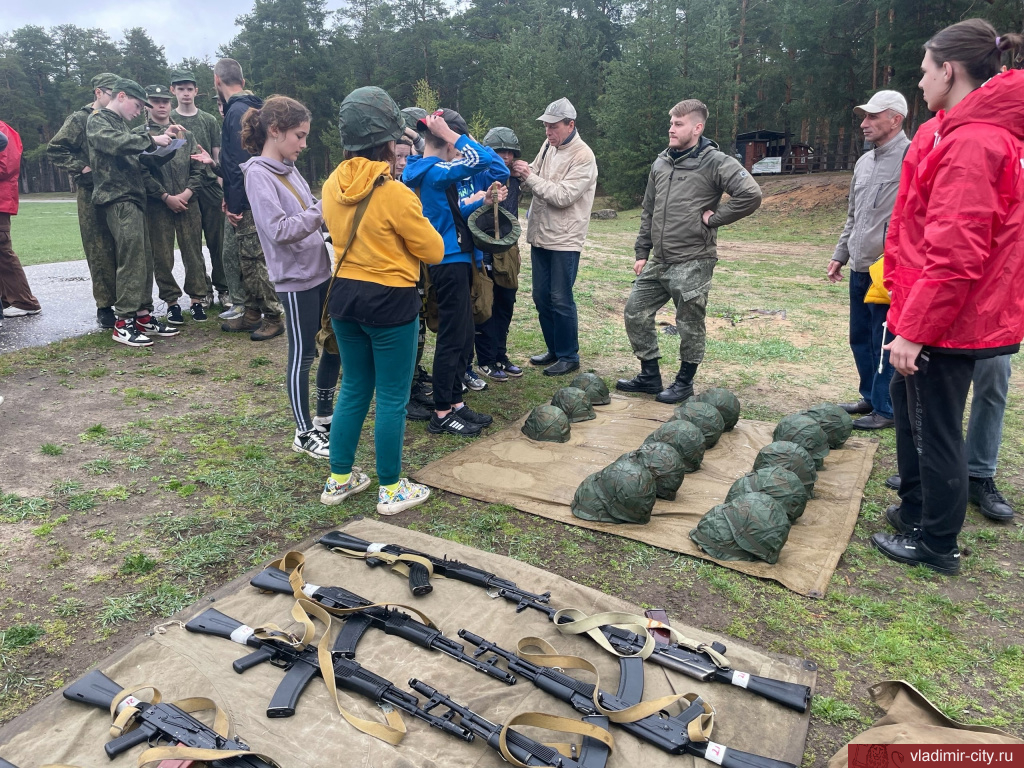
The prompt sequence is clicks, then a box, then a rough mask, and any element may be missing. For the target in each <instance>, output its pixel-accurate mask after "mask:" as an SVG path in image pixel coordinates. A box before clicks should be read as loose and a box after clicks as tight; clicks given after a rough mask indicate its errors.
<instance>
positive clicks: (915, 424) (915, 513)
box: [889, 350, 974, 552]
mask: <svg viewBox="0 0 1024 768" xmlns="http://www.w3.org/2000/svg"><path fill="white" fill-rule="evenodd" d="M917 367H918V370H917V373H915V374H913V375H912V376H903V375H901V374H899V373H896V374H894V375H893V377H892V382H891V383H890V385H889V394H890V396H891V398H892V408H893V417H894V418H895V419H896V462H897V466H898V467H899V472H900V492H899V493H900V507H901V510H900V516H901V518H902V519H903V522H904V523H907V524H909V525H914V526H918V525H919V526H920V527H921V529H922V531H923V538H924V542H925V544H927V545H928V546H929V547H931V548H932V549H934V550H935V551H937V552H948V551H949V550H950V549H952V548H953V547H954V546H956V537H957V534H958V533H960V529H961V528H962V527H963V524H964V517H965V516H966V514H967V455H966V452H965V450H964V434H963V424H964V408H965V406H966V405H967V392H968V390H969V389H970V387H971V378H972V377H973V375H974V358H972V357H964V356H962V355H946V354H938V353H935V352H930V351H928V350H925V351H923V352H922V353H921V354H920V355H919V356H918V358H917Z"/></svg>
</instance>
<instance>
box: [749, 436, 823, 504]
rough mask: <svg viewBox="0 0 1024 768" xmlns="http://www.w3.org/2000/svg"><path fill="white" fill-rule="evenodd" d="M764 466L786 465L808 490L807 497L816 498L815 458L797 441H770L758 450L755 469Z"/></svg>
mask: <svg viewBox="0 0 1024 768" xmlns="http://www.w3.org/2000/svg"><path fill="white" fill-rule="evenodd" d="M762 467H785V468H786V469H788V470H789V471H790V472H792V473H793V474H794V475H796V476H797V477H799V478H800V482H801V483H803V486H804V490H806V491H807V498H809V499H813V498H814V484H815V483H816V482H817V481H818V473H817V471H816V470H815V468H814V459H812V458H811V454H809V453H808V452H807V451H805V450H804V449H803V448H802V447H801V446H799V445H797V444H796V443H791V442H788V441H786V440H779V441H777V442H774V443H768V445H766V446H765V447H764V448H762V449H761V450H760V451H758V452H757V458H755V459H754V469H755V470H757V469H761V468H762Z"/></svg>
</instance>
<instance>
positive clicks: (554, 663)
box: [516, 637, 695, 723]
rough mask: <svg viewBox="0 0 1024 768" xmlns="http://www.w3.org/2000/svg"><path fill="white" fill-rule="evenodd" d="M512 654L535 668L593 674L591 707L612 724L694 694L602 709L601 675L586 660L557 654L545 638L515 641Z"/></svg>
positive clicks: (659, 709) (644, 715)
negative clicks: (622, 707)
mask: <svg viewBox="0 0 1024 768" xmlns="http://www.w3.org/2000/svg"><path fill="white" fill-rule="evenodd" d="M527 648H539V649H540V651H541V652H540V653H531V652H530V651H528V650H526V649H527ZM516 653H517V654H519V655H520V656H521V657H522V658H524V659H525V660H526V661H529V662H530V663H531V664H536V665H537V666H538V667H547V668H549V669H582V670H585V671H587V672H589V673H590V674H592V675H593V676H594V696H593V699H592V700H593V702H594V707H595V708H596V709H597V711H598V712H600V713H601V714H602V715H604V716H605V717H607V718H608V719H609V720H611V721H612V722H613V723H635V722H636V721H637V720H643V719H644V718H645V717H649V716H650V715H653V714H655V713H657V712H661V711H663V710H664V709H666V708H667V707H669V706H671V705H672V704H675V703H676V702H677V701H679V700H680V699H684V698H686V697H687V696H692V695H695V694H684V693H675V694H671V695H669V696H662V697H661V698H659V699H652V700H651V701H641V702H637V703H636V704H634V705H633V706H631V707H627V708H626V709H615V710H611V709H605V708H604V707H603V706H601V702H600V701H599V700H598V695H597V692H598V691H599V690H600V688H601V675H600V673H599V672H598V671H597V667H595V666H594V665H593V664H591V663H590V662H589V661H587V660H586V659H584V658H581V657H579V656H564V655H562V654H559V653H558V652H557V651H556V650H555V649H554V647H553V646H552V645H551V644H550V643H549V642H548V641H547V640H544V639H543V638H540V637H524V638H523V639H522V640H520V641H519V643H518V644H517V646H516Z"/></svg>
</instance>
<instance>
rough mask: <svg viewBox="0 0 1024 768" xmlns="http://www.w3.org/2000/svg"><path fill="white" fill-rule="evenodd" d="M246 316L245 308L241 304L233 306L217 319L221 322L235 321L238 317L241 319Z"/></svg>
mask: <svg viewBox="0 0 1024 768" xmlns="http://www.w3.org/2000/svg"><path fill="white" fill-rule="evenodd" d="M244 314H245V307H243V306H242V305H241V304H232V305H231V308H230V309H229V310H227V311H226V312H221V313H220V314H219V315H217V317H219V318H220V319H221V320H234V319H235V318H236V317H241V316H242V315H244Z"/></svg>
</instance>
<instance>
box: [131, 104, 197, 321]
mask: <svg viewBox="0 0 1024 768" xmlns="http://www.w3.org/2000/svg"><path fill="white" fill-rule="evenodd" d="M146 97H147V98H148V100H149V103H150V104H152V105H153V106H152V107H150V108H149V109H148V110H147V112H148V113H149V119H147V120H146V123H145V125H142V126H140V127H139V128H137V129H136V132H137V133H141V134H144V135H148V136H159V135H161V134H163V133H164V132H165V131H166V130H167V128H168V127H169V126H170V125H171V117H170V115H171V92H170V89H169V88H167V86H164V85H150V86H147V87H146ZM178 138H181V139H184V140H185V146H183V147H180V148H179V149H178V151H177V152H175V153H174V156H173V157H172V158H171V159H170V160H168V161H167V162H166V163H164V164H163V165H161V166H160V167H159V168H145V169H144V174H145V176H144V180H145V184H146V194H147V195H148V200H147V201H146V224H147V226H148V227H149V243H150V247H151V248H152V250H153V271H154V274H155V276H156V285H157V288H158V289H159V295H160V300H161V301H164V302H166V303H167V322H168V324H170V325H182V324H183V323H184V322H185V320H184V319H183V317H182V312H181V306H180V305H179V304H178V300H179V299H181V288H180V287H179V286H178V283H177V281H176V280H175V279H174V273H173V269H174V240H175V236H177V240H178V248H179V249H180V250H181V263H182V265H183V266H184V267H185V292H186V293H188V295H189V299H190V304H189V312H190V313H191V315H192V317H193V319H195V320H196V321H198V322H205V321H206V310H205V309H204V308H203V302H204V301H205V300H206V292H207V283H208V281H209V277H208V276H207V274H206V261H205V260H204V259H203V230H202V223H203V222H202V216H201V215H200V213H199V203H198V201H197V200H196V199H195V198H196V195H197V190H198V189H199V188H200V187H201V186H202V177H203V175H204V174H205V173H206V166H204V165H203V164H202V163H200V162H199V161H197V160H193V159H192V155H194V154H195V153H196V151H197V147H196V139H195V137H194V136H193V135H192V133H191V132H190V131H185V132H184V133H180V134H179V135H178Z"/></svg>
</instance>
